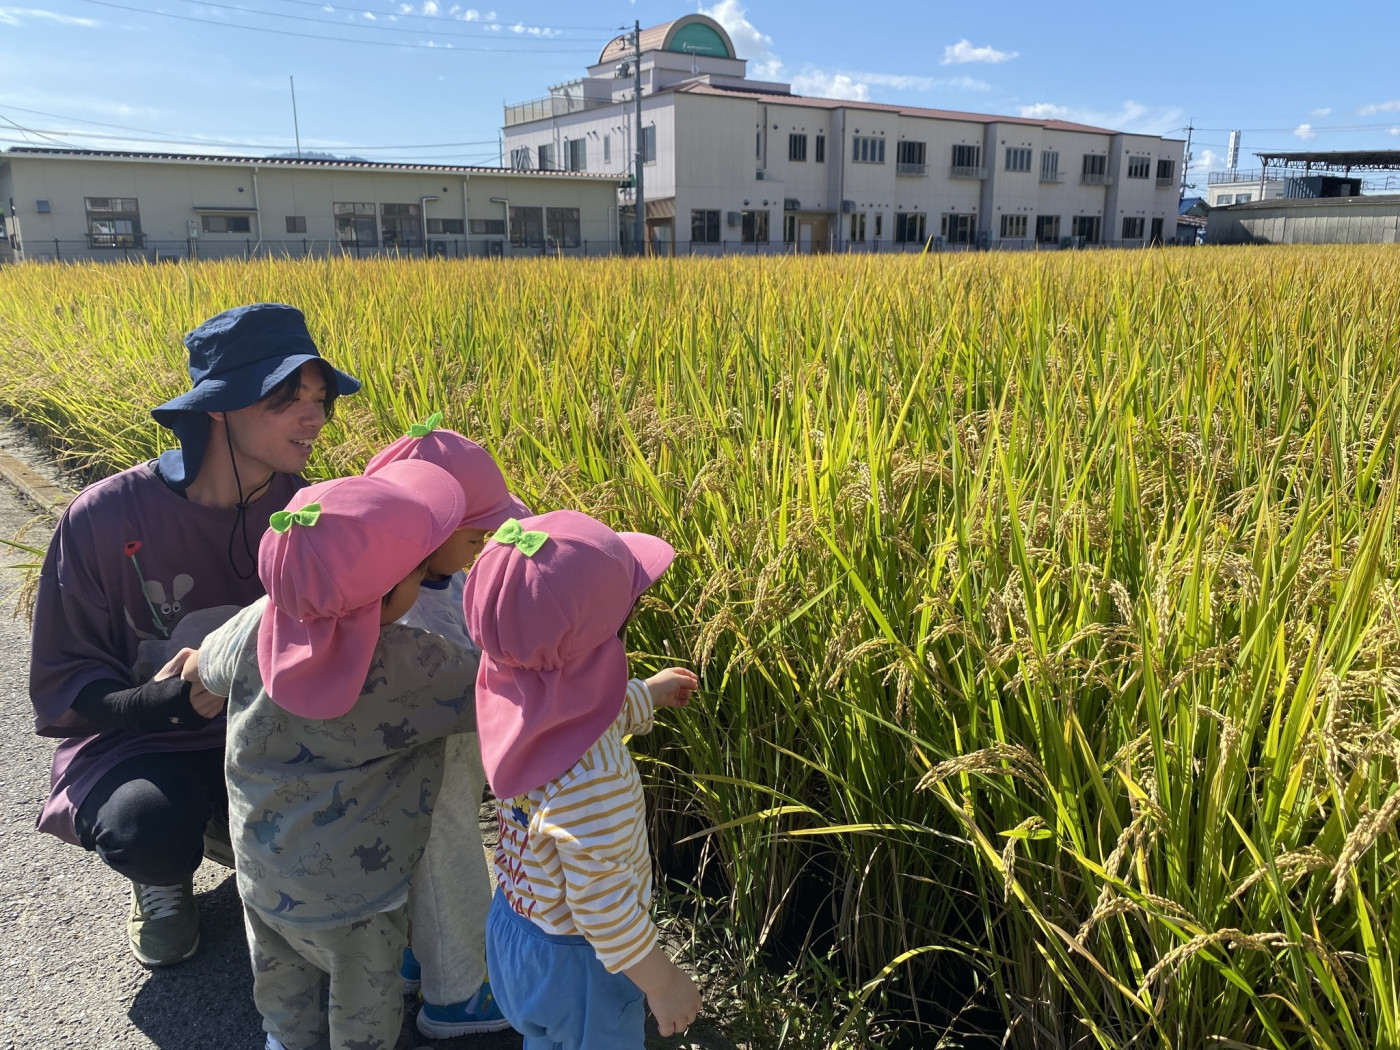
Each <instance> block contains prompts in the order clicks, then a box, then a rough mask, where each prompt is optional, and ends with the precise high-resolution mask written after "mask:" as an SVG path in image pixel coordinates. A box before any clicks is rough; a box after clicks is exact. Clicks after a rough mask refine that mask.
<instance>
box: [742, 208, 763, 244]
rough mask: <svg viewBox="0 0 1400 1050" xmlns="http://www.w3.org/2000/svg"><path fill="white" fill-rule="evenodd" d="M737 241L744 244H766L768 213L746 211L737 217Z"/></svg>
mask: <svg viewBox="0 0 1400 1050" xmlns="http://www.w3.org/2000/svg"><path fill="white" fill-rule="evenodd" d="M739 230H740V232H739V239H740V240H741V241H743V242H744V243H745V244H767V243H768V213H767V212H766V211H746V212H741V213H740V215H739Z"/></svg>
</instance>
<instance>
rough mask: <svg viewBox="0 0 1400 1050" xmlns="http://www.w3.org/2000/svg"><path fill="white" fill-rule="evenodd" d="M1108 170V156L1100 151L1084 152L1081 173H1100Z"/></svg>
mask: <svg viewBox="0 0 1400 1050" xmlns="http://www.w3.org/2000/svg"><path fill="white" fill-rule="evenodd" d="M1107 171H1108V158H1107V157H1105V156H1104V155H1103V154H1102V153H1086V154H1084V167H1083V169H1082V173H1083V174H1085V175H1102V174H1104V173H1105V172H1107Z"/></svg>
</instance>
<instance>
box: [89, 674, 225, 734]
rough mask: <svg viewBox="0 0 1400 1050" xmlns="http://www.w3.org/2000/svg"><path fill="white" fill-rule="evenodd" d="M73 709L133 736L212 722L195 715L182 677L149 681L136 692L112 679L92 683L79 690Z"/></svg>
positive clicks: (136, 689) (95, 721)
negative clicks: (133, 734) (134, 734)
mask: <svg viewBox="0 0 1400 1050" xmlns="http://www.w3.org/2000/svg"><path fill="white" fill-rule="evenodd" d="M73 710H74V711H76V712H78V714H80V715H82V716H83V717H84V718H86V719H87V720H88V721H90V722H94V723H96V724H97V725H100V726H104V727H105V728H108V729H124V730H126V731H127V732H129V733H163V732H166V731H167V730H171V729H198V728H199V727H200V726H203V725H207V724H208V723H209V721H210V719H208V718H203V717H201V716H200V715H198V714H196V713H195V710H194V708H193V707H192V706H191V705H190V683H189V682H186V681H183V680H181V679H180V678H178V677H177V678H166V679H163V680H161V681H159V682H146V683H144V684H142V685H138V686H136V688H134V689H129V688H127V687H126V686H124V685H123V684H122V683H121V682H117V681H114V680H111V679H104V680H103V681H99V682H91V683H89V684H88V685H85V686H84V687H83V688H82V689H81V690H80V691H79V693H78V697H77V699H76V700H74V701H73Z"/></svg>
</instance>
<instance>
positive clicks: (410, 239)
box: [380, 204, 423, 248]
mask: <svg viewBox="0 0 1400 1050" xmlns="http://www.w3.org/2000/svg"><path fill="white" fill-rule="evenodd" d="M380 209H381V218H382V220H383V221H382V223H381V227H382V232H383V235H384V247H386V248H421V247H423V226H422V214H423V210H422V208H421V207H420V206H419V205H417V204H382V205H380Z"/></svg>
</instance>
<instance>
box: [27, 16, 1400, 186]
mask: <svg viewBox="0 0 1400 1050" xmlns="http://www.w3.org/2000/svg"><path fill="white" fill-rule="evenodd" d="M7 2H8V3H10V4H12V5H13V6H5V4H6V3H7ZM696 10H699V11H703V12H705V13H707V14H710V15H712V16H714V17H715V18H717V19H718V20H719V21H720V22H722V23H723V24H724V25H725V26H726V28H728V29H729V31H730V33H731V35H732V36H733V38H734V41H735V45H736V47H737V50H738V52H739V57H741V58H747V59H749V60H750V66H749V74H750V76H754V77H761V78H768V79H774V80H781V81H786V82H791V83H792V84H793V86H794V91H796V92H798V93H801V94H817V95H831V96H837V97H846V98H860V99H868V100H870V101H875V102H893V103H902V104H907V105H914V106H932V107H938V108H945V109H960V110H971V111H975V112H981V113H1006V114H1013V115H1015V114H1022V115H1028V116H1038V115H1039V116H1058V117H1063V118H1065V119H1070V120H1079V121H1084V122H1087V123H1092V124H1098V125H1104V126H1108V127H1114V128H1120V129H1123V130H1129V131H1145V132H1151V133H1154V134H1167V135H1171V136H1173V137H1181V138H1185V137H1186V132H1185V127H1186V125H1187V123H1188V122H1190V123H1192V124H1193V125H1194V126H1195V127H1196V128H1197V129H1199V130H1197V131H1196V132H1195V133H1194V135H1193V137H1192V152H1193V154H1194V157H1195V160H1196V164H1195V166H1194V168H1193V172H1199V171H1204V170H1215V169H1218V168H1221V167H1223V166H1224V153H1225V143H1226V138H1227V135H1228V132H1229V129H1231V128H1240V129H1241V130H1242V131H1243V151H1242V152H1243V156H1242V160H1241V167H1248V166H1252V164H1253V162H1254V158H1253V156H1252V151H1253V150H1256V149H1265V148H1271V149H1388V148H1394V149H1400V78H1397V77H1396V76H1395V74H1394V69H1395V41H1396V40H1397V39H1400V4H1396V3H1394V2H1393V0H1391V2H1389V3H1374V2H1360V3H1355V4H1353V5H1351V7H1350V8H1349V10H1348V15H1347V17H1346V18H1345V19H1339V18H1334V17H1330V16H1329V17H1327V18H1326V19H1319V18H1318V7H1317V5H1316V3H1309V4H1307V5H1303V4H1299V3H1291V2H1289V0H1275V3H1273V4H1270V5H1265V6H1264V7H1260V8H1257V10H1255V11H1248V10H1245V9H1242V8H1240V7H1239V6H1238V5H1226V4H1221V3H1214V4H1203V3H1178V4H1162V3H1150V2H1148V3H1141V2H1134V0H1127V2H1122V0H1119V2H1115V3H1100V2H1093V3H1078V4H1075V5H1064V4H1047V3H1044V2H1021V0H1017V2H1012V3H1004V2H1003V3H972V4H962V5H946V4H939V3H932V2H929V0H874V2H870V3H866V4H861V5H854V4H851V3H849V2H848V0H847V2H837V0H803V2H801V3H798V2H794V0H747V2H745V0H710V2H700V3H696V2H694V0H691V2H684V0H634V2H630V3H629V2H627V0H618V2H615V3H597V2H593V0H587V2H577V0H576V2H572V3H569V2H562V0H492V2H490V3H488V2H486V0H356V2H348V0H218V2H217V3H215V2H212V0H211V2H199V0H0V147H3V146H5V145H11V144H18V143H23V142H28V143H31V144H36V145H38V144H49V145H56V144H64V145H80V146H87V147H105V148H126V149H129V148H138V149H140V148H144V149H165V150H175V151H199V150H204V151H209V152H234V153H275V152H282V151H287V150H291V149H292V148H293V146H294V141H295V140H294V132H293V124H292V108H291V96H290V91H289V84H288V77H289V76H294V77H295V79H296V98H297V111H298V116H299V122H300V130H301V144H302V148H303V149H305V150H322V151H329V152H336V153H342V154H355V155H357V156H362V157H365V158H368V159H376V160H379V159H384V160H390V159H396V160H442V161H450V162H454V163H484V164H493V163H496V162H497V158H498V153H497V136H498V133H499V130H500V121H501V104H502V103H503V102H519V101H523V100H525V99H529V98H534V97H538V96H540V95H543V94H545V93H546V91H547V89H548V87H549V85H551V84H555V83H559V82H561V81H564V80H569V79H572V78H573V77H575V76H578V75H580V74H581V73H582V71H583V68H584V67H585V66H586V65H587V64H588V63H590V62H593V61H596V55H597V53H598V51H599V50H600V49H601V48H602V46H603V44H605V43H606V42H607V40H608V39H609V38H610V37H611V36H612V35H614V34H615V33H616V32H617V31H618V29H619V27H622V26H624V25H626V26H630V25H631V23H632V21H633V20H634V19H640V21H641V23H642V25H643V27H645V26H648V25H654V24H658V23H661V22H665V21H668V20H670V19H672V18H675V17H678V16H679V15H682V14H688V13H691V12H693V11H696ZM853 12H854V14H853ZM21 128H23V129H25V130H24V131H21V130H19V129H21ZM1381 185H1382V184H1381V183H1377V184H1376V187H1375V188H1381ZM1392 188H1400V177H1396V178H1394V179H1393V182H1392Z"/></svg>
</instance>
